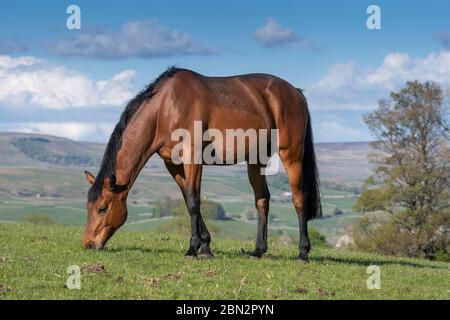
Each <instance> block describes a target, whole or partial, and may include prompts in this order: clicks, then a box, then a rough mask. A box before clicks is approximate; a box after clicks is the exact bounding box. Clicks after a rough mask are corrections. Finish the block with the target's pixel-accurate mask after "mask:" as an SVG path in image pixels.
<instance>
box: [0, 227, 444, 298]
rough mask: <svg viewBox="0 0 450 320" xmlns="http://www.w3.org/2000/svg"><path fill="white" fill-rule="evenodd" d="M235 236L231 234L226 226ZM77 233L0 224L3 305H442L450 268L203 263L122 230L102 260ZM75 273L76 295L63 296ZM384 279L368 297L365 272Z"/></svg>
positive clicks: (348, 258)
mask: <svg viewBox="0 0 450 320" xmlns="http://www.w3.org/2000/svg"><path fill="white" fill-rule="evenodd" d="M233 227H234V226H233ZM81 234H82V228H81V227H63V226H36V225H30V224H0V243H1V246H0V299H449V298H450V282H449V281H448V270H449V267H450V265H449V264H448V263H438V262H430V261H426V260H418V259H406V258H394V257H386V256H381V255H373V254H366V253H359V252H345V251H337V250H333V249H327V248H324V247H314V249H313V251H312V252H311V263H309V264H300V263H299V262H298V261H297V260H296V257H297V254H298V251H297V250H298V249H297V247H296V246H295V245H284V244H282V243H280V242H278V241H275V240H271V241H270V244H269V247H270V249H269V252H268V254H267V255H266V256H265V257H263V258H262V259H260V260H254V259H249V258H248V256H247V252H248V251H250V250H251V249H253V247H254V244H253V242H252V241H235V240H219V239H215V240H214V241H213V242H212V249H213V252H214V253H215V257H214V258H213V259H210V260H202V259H196V260H190V259H186V258H184V256H183V255H184V252H185V250H186V249H187V248H186V246H187V244H188V239H187V238H185V237H182V236H180V235H177V234H161V233H142V232H131V231H119V232H118V233H117V234H116V235H115V236H114V237H113V238H112V240H111V242H110V243H109V244H108V249H106V250H103V251H98V252H97V251H85V250H83V249H81V243H80V238H81ZM71 265H77V266H79V267H81V270H82V271H81V289H80V290H77V289H73V290H70V289H68V288H67V287H65V284H66V280H67V277H68V274H67V268H68V267H69V266H71ZM370 265H376V266H379V267H380V271H381V288H380V289H374V290H369V289H368V288H367V286H366V283H367V279H368V277H369V275H368V274H367V267H368V266H370Z"/></svg>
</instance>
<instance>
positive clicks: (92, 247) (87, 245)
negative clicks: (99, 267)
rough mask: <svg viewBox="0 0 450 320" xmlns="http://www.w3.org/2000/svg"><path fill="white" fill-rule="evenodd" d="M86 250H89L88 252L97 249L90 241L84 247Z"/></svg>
mask: <svg viewBox="0 0 450 320" xmlns="http://www.w3.org/2000/svg"><path fill="white" fill-rule="evenodd" d="M84 248H85V249H87V250H90V249H94V248H95V245H94V243H93V242H91V241H89V242H88V243H86V244H85V245H84Z"/></svg>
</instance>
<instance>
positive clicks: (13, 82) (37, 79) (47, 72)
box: [0, 56, 136, 109]
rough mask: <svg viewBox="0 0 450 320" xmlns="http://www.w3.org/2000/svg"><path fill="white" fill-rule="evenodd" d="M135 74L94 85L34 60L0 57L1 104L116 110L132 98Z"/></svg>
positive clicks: (123, 74)
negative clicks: (94, 107)
mask: <svg viewBox="0 0 450 320" xmlns="http://www.w3.org/2000/svg"><path fill="white" fill-rule="evenodd" d="M135 74H136V72H135V71H134V70H125V71H122V72H120V73H118V74H116V75H115V76H113V77H112V78H111V79H108V80H100V81H94V80H92V79H90V78H89V77H88V76H87V75H84V74H82V73H79V72H77V71H73V70H69V69H67V68H65V67H63V66H59V65H54V64H50V63H47V62H45V61H42V60H39V59H36V58H34V57H17V58H16V57H11V56H0V104H4V105H10V106H30V105H32V106H38V107H42V108H49V109H63V108H68V107H88V106H118V105H122V104H124V103H125V102H126V101H127V100H129V99H130V98H131V97H132V96H133V90H132V83H131V81H132V79H133V78H134V76H135Z"/></svg>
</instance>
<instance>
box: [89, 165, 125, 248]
mask: <svg viewBox="0 0 450 320" xmlns="http://www.w3.org/2000/svg"><path fill="white" fill-rule="evenodd" d="M85 174H86V179H87V181H88V182H89V183H90V184H91V185H94V183H100V182H99V181H97V182H96V181H95V177H94V176H93V175H92V174H91V173H90V172H88V171H85ZM102 183H103V185H102V186H99V189H98V190H96V193H97V194H96V196H95V197H93V198H92V197H90V196H89V195H88V201H87V205H86V207H87V211H88V217H87V224H86V229H85V231H84V237H83V247H84V248H85V249H101V248H103V246H104V245H105V244H106V242H107V241H108V240H109V238H111V236H112V235H113V234H114V232H115V231H116V230H117V229H119V228H120V227H121V226H122V225H123V224H124V223H125V220H126V219H127V206H126V198H127V194H128V192H127V190H128V188H127V186H122V185H117V184H116V177H115V176H112V177H111V178H106V179H104V181H102ZM93 191H94V190H90V191H89V193H91V192H93ZM94 192H95V191H94Z"/></svg>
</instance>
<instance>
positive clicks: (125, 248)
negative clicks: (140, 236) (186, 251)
mask: <svg viewBox="0 0 450 320" xmlns="http://www.w3.org/2000/svg"><path fill="white" fill-rule="evenodd" d="M104 251H105V252H110V253H120V252H126V251H138V252H141V253H148V254H161V253H170V254H180V252H181V251H180V250H176V249H171V248H146V247H139V246H123V247H122V246H120V247H111V248H106V249H105V250H104Z"/></svg>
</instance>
